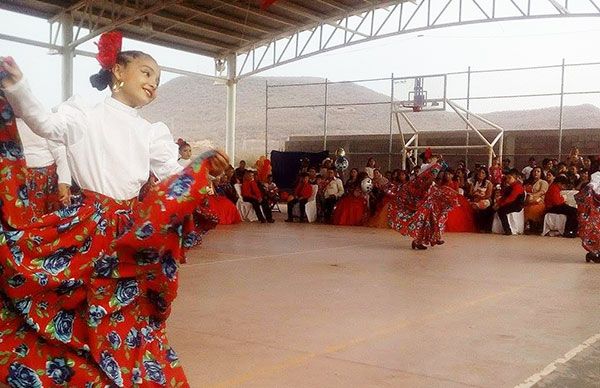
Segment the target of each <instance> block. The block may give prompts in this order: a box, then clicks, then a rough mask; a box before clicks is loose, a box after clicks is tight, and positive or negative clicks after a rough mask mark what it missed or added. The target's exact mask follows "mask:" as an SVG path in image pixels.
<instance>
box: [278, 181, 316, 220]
mask: <svg viewBox="0 0 600 388" xmlns="http://www.w3.org/2000/svg"><path fill="white" fill-rule="evenodd" d="M308 179H309V177H308V174H307V173H302V174H300V182H299V183H298V186H296V189H295V190H294V195H291V196H289V197H288V203H287V214H288V216H287V219H286V220H285V222H294V215H293V213H294V206H296V204H299V205H300V222H306V221H308V220H307V218H306V203H307V202H308V200H309V199H310V197H311V195H312V185H311V184H310V182H309V181H308Z"/></svg>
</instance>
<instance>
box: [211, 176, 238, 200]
mask: <svg viewBox="0 0 600 388" xmlns="http://www.w3.org/2000/svg"><path fill="white" fill-rule="evenodd" d="M215 192H216V193H217V194H218V195H222V196H224V197H226V198H227V199H228V200H230V201H231V202H233V203H234V204H237V201H238V198H239V197H238V194H237V191H235V187H234V186H233V184H232V183H231V181H230V180H229V179H227V174H223V175H221V177H220V178H219V181H218V183H217V185H216V187H215Z"/></svg>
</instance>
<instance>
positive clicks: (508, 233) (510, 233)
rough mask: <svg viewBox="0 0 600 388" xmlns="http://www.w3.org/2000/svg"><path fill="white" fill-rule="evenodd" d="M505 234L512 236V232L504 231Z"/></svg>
mask: <svg viewBox="0 0 600 388" xmlns="http://www.w3.org/2000/svg"><path fill="white" fill-rule="evenodd" d="M504 235H505V236H512V232H504Z"/></svg>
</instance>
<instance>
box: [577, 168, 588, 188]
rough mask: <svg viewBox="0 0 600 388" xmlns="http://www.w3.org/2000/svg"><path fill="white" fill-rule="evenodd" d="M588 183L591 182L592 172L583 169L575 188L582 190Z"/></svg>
mask: <svg viewBox="0 0 600 388" xmlns="http://www.w3.org/2000/svg"><path fill="white" fill-rule="evenodd" d="M588 183H590V172H589V171H588V170H581V171H580V173H579V180H578V181H577V183H576V184H575V187H574V189H575V190H577V191H581V190H582V189H583V188H584V187H585V186H587V184H588Z"/></svg>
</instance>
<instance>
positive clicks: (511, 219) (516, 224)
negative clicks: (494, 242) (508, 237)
mask: <svg viewBox="0 0 600 388" xmlns="http://www.w3.org/2000/svg"><path fill="white" fill-rule="evenodd" d="M507 218H508V224H509V225H510V230H511V231H512V234H513V235H515V234H523V232H524V231H525V210H521V211H520V212H514V213H508V217H507ZM492 233H498V234H502V233H504V229H503V228H502V222H500V217H498V213H495V214H494V222H493V223H492Z"/></svg>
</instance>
